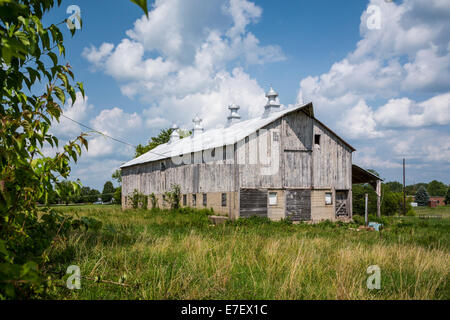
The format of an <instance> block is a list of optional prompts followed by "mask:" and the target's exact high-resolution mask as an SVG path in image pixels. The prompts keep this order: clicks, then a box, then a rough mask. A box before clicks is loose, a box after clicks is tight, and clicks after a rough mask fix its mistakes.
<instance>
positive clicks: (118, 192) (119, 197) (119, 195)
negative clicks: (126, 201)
mask: <svg viewBox="0 0 450 320" xmlns="http://www.w3.org/2000/svg"><path fill="white" fill-rule="evenodd" d="M114 203H115V204H122V187H121V186H120V187H118V188H116V190H115V191H114Z"/></svg>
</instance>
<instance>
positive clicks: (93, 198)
mask: <svg viewBox="0 0 450 320" xmlns="http://www.w3.org/2000/svg"><path fill="white" fill-rule="evenodd" d="M100 196H101V193H100V191H98V190H96V189H91V191H89V200H88V201H89V202H90V203H93V202H97V201H98V199H99V198H100Z"/></svg>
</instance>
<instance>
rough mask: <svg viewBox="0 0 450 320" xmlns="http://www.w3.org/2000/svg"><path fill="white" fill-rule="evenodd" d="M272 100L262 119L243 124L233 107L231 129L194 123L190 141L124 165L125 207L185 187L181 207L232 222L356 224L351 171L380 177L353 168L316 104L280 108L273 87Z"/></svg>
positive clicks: (174, 142) (367, 178)
mask: <svg viewBox="0 0 450 320" xmlns="http://www.w3.org/2000/svg"><path fill="white" fill-rule="evenodd" d="M266 97H267V98H268V102H267V104H266V106H265V107H264V110H261V111H262V115H261V117H258V118H255V119H250V120H246V121H241V119H240V116H239V115H238V110H239V107H238V106H236V105H232V106H230V107H229V109H230V111H231V113H230V115H229V117H228V121H227V123H226V126H225V127H224V128H220V129H211V130H207V131H204V130H203V128H202V127H201V120H200V119H198V118H197V117H196V118H195V119H194V120H193V122H194V128H193V134H192V136H190V137H186V138H183V139H180V137H179V134H178V132H177V130H175V131H174V132H173V134H172V136H171V139H170V142H168V143H166V144H163V145H160V146H158V147H157V148H155V149H153V150H151V151H149V152H147V153H146V154H144V155H142V156H140V157H138V158H136V159H133V160H131V161H129V162H127V163H125V164H124V165H122V166H121V169H122V205H123V207H124V208H126V207H130V206H131V204H130V200H129V197H130V196H131V194H132V193H133V191H135V190H137V191H138V192H140V193H142V194H145V195H150V194H152V193H154V194H155V195H156V198H157V200H158V205H159V206H160V207H164V206H165V205H166V203H165V195H164V194H165V192H167V191H169V190H170V189H171V186H172V185H179V186H180V187H181V194H182V196H181V206H190V207H196V208H204V207H206V208H213V209H214V211H215V213H216V214H219V215H225V216H228V217H229V218H232V219H233V218H238V217H249V216H253V215H256V216H261V217H269V218H270V219H273V220H279V219H283V218H288V219H291V220H294V221H308V220H314V221H319V220H325V219H329V220H336V219H350V218H351V217H352V201H351V200H352V171H353V172H356V174H357V176H355V178H357V179H358V182H368V183H369V182H370V183H377V181H378V180H377V179H378V178H377V177H376V176H373V175H372V174H370V173H369V172H367V171H365V170H363V169H361V168H359V167H357V166H354V165H352V152H354V151H355V149H354V148H353V147H352V146H351V145H349V144H348V143H347V142H345V141H344V140H343V139H342V138H340V137H339V136H338V135H336V134H335V133H334V132H333V131H332V130H331V129H329V128H328V127H327V126H326V125H324V124H323V123H322V122H320V121H319V120H318V119H316V118H315V116H314V108H313V105H312V103H309V104H306V105H303V106H296V107H291V108H282V107H281V106H280V104H279V100H278V94H277V93H276V92H275V91H274V90H273V89H272V88H270V90H269V92H268V93H267V94H266ZM261 109H263V108H261ZM175 129H176V128H175ZM355 170H356V171H355ZM149 203H150V201H149Z"/></svg>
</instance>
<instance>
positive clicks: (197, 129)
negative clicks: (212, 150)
mask: <svg viewBox="0 0 450 320" xmlns="http://www.w3.org/2000/svg"><path fill="white" fill-rule="evenodd" d="M202 121H203V120H202V119H200V118H199V117H198V116H195V118H194V119H192V122H193V123H194V128H193V130H192V137H195V136H197V135H199V134H201V133H203V127H202Z"/></svg>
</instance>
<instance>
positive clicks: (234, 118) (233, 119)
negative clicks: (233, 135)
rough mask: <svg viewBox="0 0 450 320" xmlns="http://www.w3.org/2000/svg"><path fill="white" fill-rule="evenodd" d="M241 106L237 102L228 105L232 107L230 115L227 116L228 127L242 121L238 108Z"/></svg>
mask: <svg viewBox="0 0 450 320" xmlns="http://www.w3.org/2000/svg"><path fill="white" fill-rule="evenodd" d="M240 108H241V107H239V106H238V105H237V104H235V103H233V104H232V105H231V106H229V107H228V109H230V115H229V116H228V118H227V120H228V121H227V127H229V126H231V125H233V124H235V123H237V122H239V121H241V116H240V115H239V114H238V110H239V109H240Z"/></svg>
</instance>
